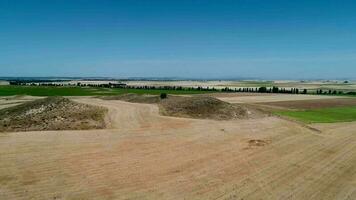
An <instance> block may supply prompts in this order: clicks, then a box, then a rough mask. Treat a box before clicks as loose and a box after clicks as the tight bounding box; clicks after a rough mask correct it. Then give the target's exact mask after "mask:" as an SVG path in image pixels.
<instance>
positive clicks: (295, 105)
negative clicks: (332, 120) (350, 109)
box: [262, 98, 356, 109]
mask: <svg viewBox="0 0 356 200" xmlns="http://www.w3.org/2000/svg"><path fill="white" fill-rule="evenodd" d="M262 104H263V105H269V106H276V107H281V108H288V109H318V108H333V107H345V106H356V98H337V99H318V100H300V101H279V102H266V103H262Z"/></svg>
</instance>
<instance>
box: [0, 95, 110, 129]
mask: <svg viewBox="0 0 356 200" xmlns="http://www.w3.org/2000/svg"><path fill="white" fill-rule="evenodd" d="M106 112H107V110H106V109H104V108H101V107H97V106H90V105H86V104H81V103H76V102H73V101H71V100H69V99H67V98H63V97H48V98H45V99H38V100H34V101H31V102H26V103H23V104H20V105H17V106H14V107H10V108H5V109H2V110H0V131H2V132H4V131H37V130H79V129H98V128H104V127H105V121H104V118H105V114H106Z"/></svg>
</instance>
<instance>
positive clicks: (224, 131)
mask: <svg viewBox="0 0 356 200" xmlns="http://www.w3.org/2000/svg"><path fill="white" fill-rule="evenodd" d="M76 101H80V102H83V103H90V104H95V105H101V106H105V107H107V108H109V110H110V112H109V117H108V120H110V121H111V123H112V126H111V128H110V129H107V130H93V131H47V132H26V133H4V134H1V135H0V199H283V200H284V199H326V200H327V199H349V200H351V199H356V134H355V131H354V130H355V128H356V123H343V124H334V125H319V124H318V125H315V128H318V129H320V130H321V131H322V132H321V133H320V132H313V131H312V130H311V129H307V128H304V127H302V126H300V125H298V124H295V123H293V122H289V121H285V120H282V119H278V118H274V117H266V118H262V119H253V120H234V121H212V120H193V119H182V118H173V117H163V116H160V115H159V114H158V108H157V107H156V106H155V105H148V104H133V103H127V102H121V101H104V100H99V99H89V98H80V99H76Z"/></svg>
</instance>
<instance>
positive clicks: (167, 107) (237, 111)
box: [159, 96, 249, 120]
mask: <svg viewBox="0 0 356 200" xmlns="http://www.w3.org/2000/svg"><path fill="white" fill-rule="evenodd" d="M159 107H160V112H161V114H162V115H166V116H174V117H190V118H198V119H215V120H230V119H244V118H248V115H249V112H248V110H247V109H246V108H245V107H243V106H240V105H232V104H230V103H227V102H224V101H221V100H219V99H216V98H214V97H209V96H197V97H172V96H170V97H169V98H167V99H163V100H162V101H161V102H160V104H159Z"/></svg>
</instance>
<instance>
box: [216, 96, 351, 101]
mask: <svg viewBox="0 0 356 200" xmlns="http://www.w3.org/2000/svg"><path fill="white" fill-rule="evenodd" d="M217 98H218V99H220V100H222V101H226V102H229V103H264V102H279V101H300V100H319V99H338V98H342V97H339V96H323V95H295V94H257V95H252V94H250V95H239V94H236V95H234V94H228V95H227V96H222V95H218V96H217ZM344 98H345V97H344Z"/></svg>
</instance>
